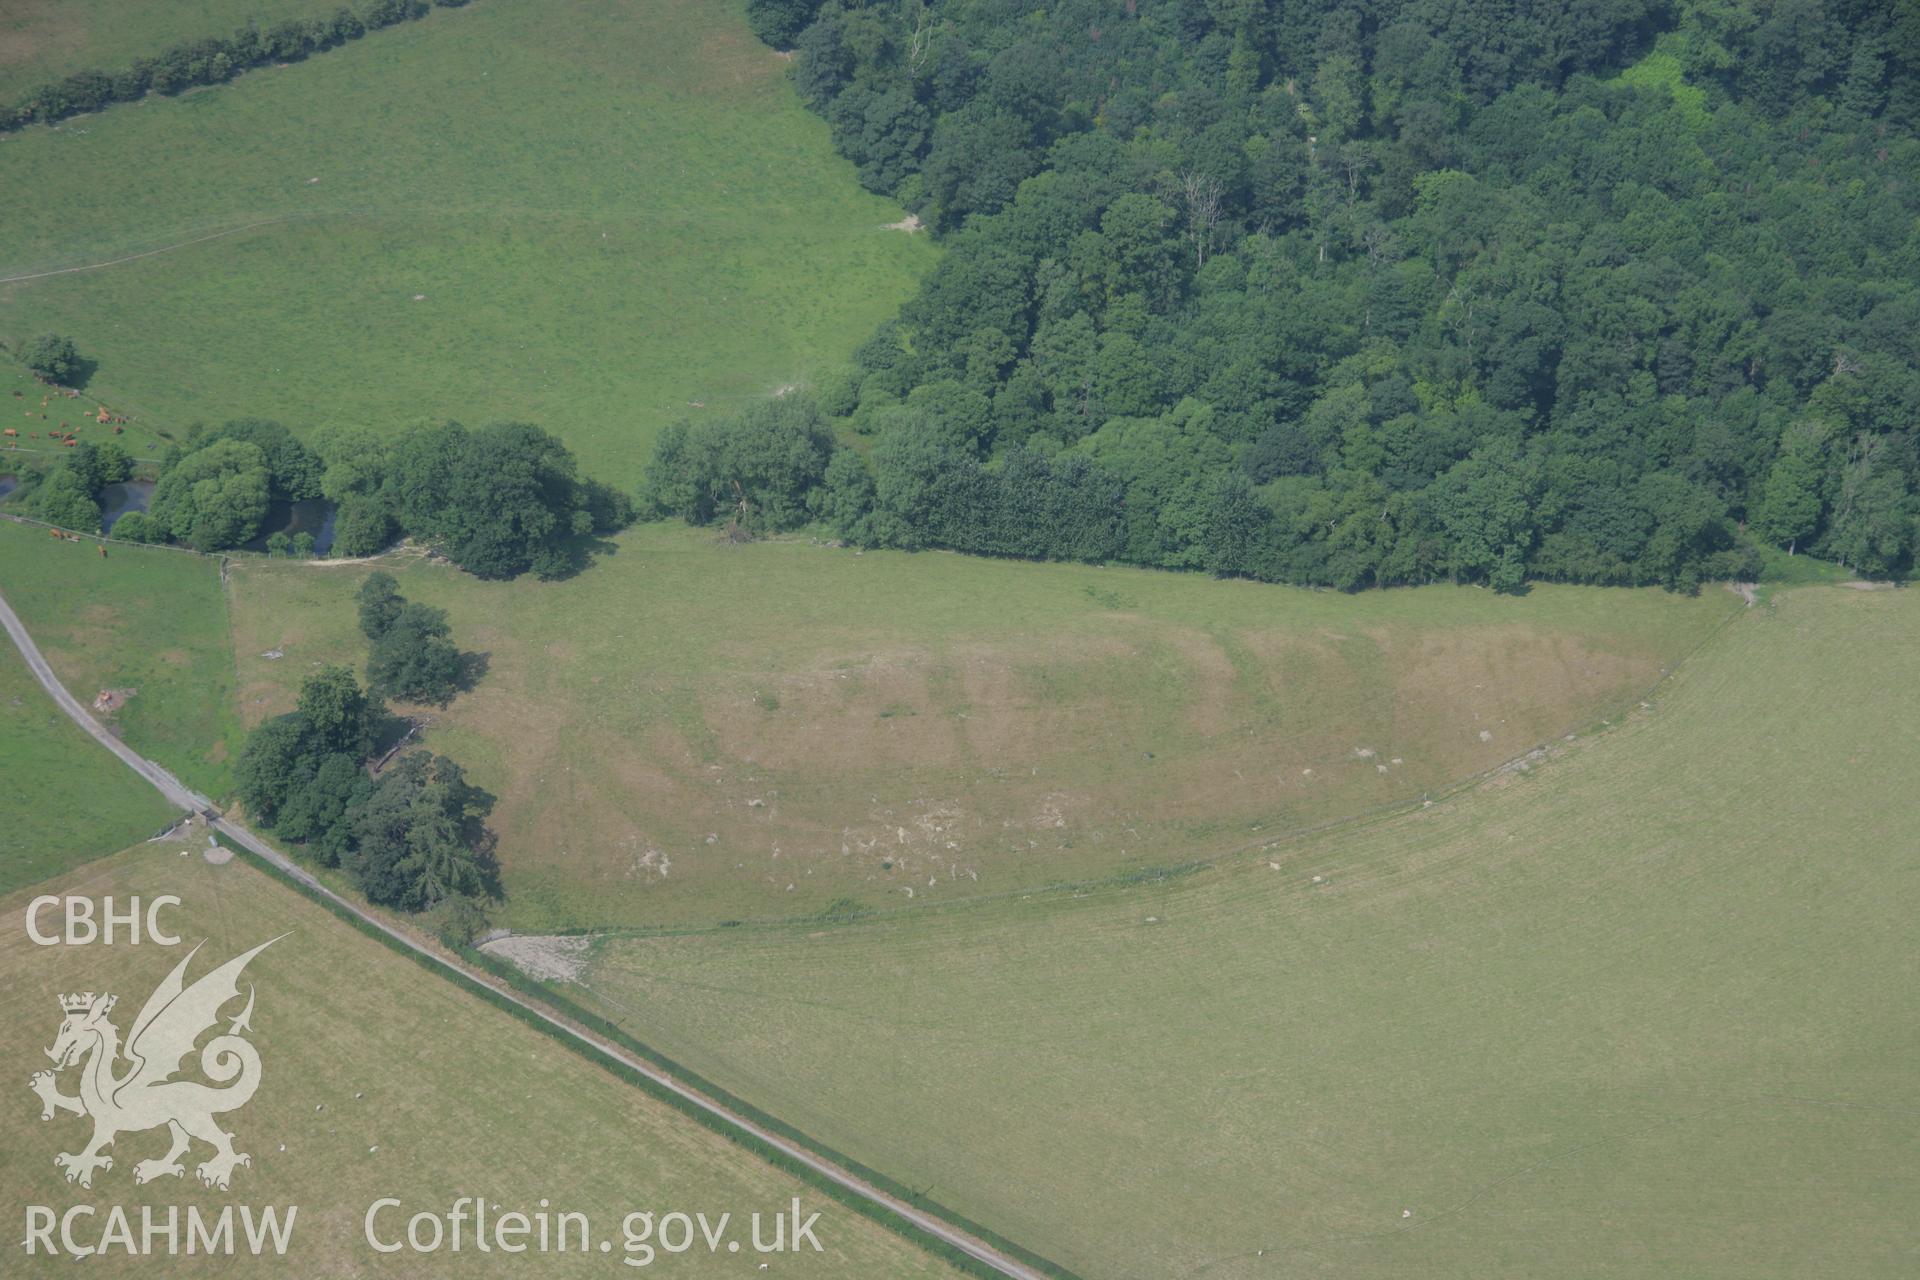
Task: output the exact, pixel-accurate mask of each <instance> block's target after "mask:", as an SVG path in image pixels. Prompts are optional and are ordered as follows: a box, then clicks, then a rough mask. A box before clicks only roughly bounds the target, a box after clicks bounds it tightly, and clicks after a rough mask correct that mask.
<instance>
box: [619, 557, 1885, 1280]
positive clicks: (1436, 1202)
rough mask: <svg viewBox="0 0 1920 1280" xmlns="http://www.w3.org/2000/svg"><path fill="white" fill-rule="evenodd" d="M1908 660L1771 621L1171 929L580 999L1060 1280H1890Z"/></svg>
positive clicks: (1092, 904)
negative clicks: (1592, 725)
mask: <svg viewBox="0 0 1920 1280" xmlns="http://www.w3.org/2000/svg"><path fill="white" fill-rule="evenodd" d="M1917 630H1920V595H1916V594H1915V593H1913V592H1910V591H1880V592H1858V591H1852V590H1844V589H1840V588H1807V589H1802V590H1797V591H1793V592H1790V593H1787V594H1785V595H1782V596H1780V597H1778V598H1777V599H1776V600H1775V601H1774V602H1773V603H1772V604H1769V605H1763V606H1762V607H1759V608H1756V609H1754V610H1752V611H1751V612H1750V613H1748V614H1747V615H1746V616H1745V617H1743V618H1741V619H1740V620H1739V621H1737V622H1736V623H1735V624H1734V625H1733V626H1732V627H1731V628H1730V629H1729V630H1728V631H1726V632H1725V633H1723V634H1722V636H1721V637H1719V638H1718V639H1717V640H1716V641H1715V642H1714V643H1713V644H1712V645H1711V646H1709V648H1708V649H1707V650H1706V651H1705V652H1704V653H1703V654H1701V655H1700V656H1699V657H1698V658H1696V659H1694V660H1693V661H1691V662H1689V663H1688V664H1687V665H1685V666H1683V667H1682V668H1681V669H1680V671H1679V673H1678V675H1677V676H1676V677H1675V678H1674V679H1673V680H1672V681H1671V682H1670V683H1669V684H1668V685H1667V686H1665V687H1664V688H1663V690H1662V691H1661V693H1660V694H1659V695H1658V696H1657V697H1656V698H1655V699H1654V700H1653V702H1652V705H1651V706H1649V707H1648V708H1647V709H1646V710H1644V711H1641V712H1639V713H1637V714H1636V715H1634V716H1633V717H1632V719H1631V721H1630V722H1628V723H1626V724H1623V725H1621V726H1619V727H1617V728H1615V729H1614V730H1612V731H1610V732H1608V733H1605V734H1602V735H1601V736H1599V737H1598V738H1596V739H1594V740H1592V742H1591V743H1586V744H1576V745H1574V746H1571V747H1565V748H1562V749H1561V750H1560V751H1556V753H1555V754H1556V756H1560V757H1561V758H1556V759H1552V760H1541V761H1538V762H1535V763H1533V764H1531V765H1530V767H1529V768H1528V769H1527V770H1525V771H1520V770H1515V771H1512V772H1510V773H1508V774H1505V775H1503V776H1501V777H1499V778H1497V779H1495V780H1493V781H1491V782H1488V783H1486V784H1484V785H1482V786H1481V787H1479V788H1477V789H1475V790H1473V791H1471V792H1469V793H1466V794H1463V795H1461V796H1459V797H1457V798H1454V799H1450V800H1447V801H1443V802H1441V803H1438V804H1435V805H1434V806H1433V807H1432V808H1430V809H1426V810H1424V811H1420V812H1416V813H1413V814H1410V815H1407V816H1403V817H1399V818H1395V819H1391V820H1388V821H1384V822H1380V823H1376V824H1373V825H1369V826H1365V827H1360V828H1355V829H1350V830H1347V831H1343V832H1340V833H1338V834H1335V835H1331V836H1327V837H1323V838H1319V839H1313V840H1305V841H1300V842H1295V843H1290V844H1286V845H1283V846H1281V847H1279V848H1277V849H1274V850H1271V851H1267V852H1261V853H1259V854H1257V855H1255V856H1253V857H1250V858H1248V859H1245V860H1243V861H1241V862H1240V863H1238V864H1237V865H1235V866H1233V867H1231V868H1223V869H1220V870H1218V871H1215V872H1212V873H1208V874H1205V875H1202V876H1197V877H1193V878H1191V879H1188V880H1186V881H1182V882H1176V883H1175V884H1172V885H1169V886H1158V887H1147V888H1136V889H1127V890H1116V891H1112V892H1108V893H1101V894H1090V895H1076V896H1070V897H1069V896H1063V895H1054V896H1036V897H1034V898H1032V899H1031V900H1022V901H1017V902H1010V903H1001V904H993V905H988V906H984V907H970V908H969V907H960V908H953V909H950V910H938V911H935V912H932V913H921V914H915V915H909V916H902V917H897V918H893V919H889V920H886V921H881V922H868V923H859V924H853V925H847V926H842V927H833V926H829V925H825V924H821V925H815V926H811V927H793V928H777V929H764V930H721V931H714V932H709V933H703V934H698V935H693V936H682V937H662V938H652V939H646V938H634V939H624V940H613V941H609V942H607V943H605V944H604V945H603V947H602V949H601V950H600V952H599V954H598V959H597V962H596V963H595V964H594V966H593V967H592V969H591V971H590V972H589V974H588V976H587V978H586V987H587V990H588V991H590V992H591V994H592V995H594V996H596V997H598V998H599V999H600V1000H601V1001H602V1002H603V1005H604V1007H605V1008H606V1009H607V1010H609V1011H610V1012H611V1013H613V1014H614V1015H615V1016H618V1017H620V1018H622V1019H624V1020H625V1022H626V1024H627V1025H628V1026H629V1027H630V1028H632V1030H633V1031H634V1033H635V1034H636V1035H639V1036H641V1037H642V1038H645V1039H648V1040H650V1041H652V1042H653V1043H655V1044H657V1045H658V1046H659V1047H660V1048H661V1049H662V1050H664V1051H666V1052H668V1053H670V1054H672V1055H673V1056H675V1057H676V1058H678V1059H679V1060H680V1061H683V1062H685V1063H687V1064H688V1065H689V1066H690V1067H692V1068H693V1069H695V1070H698V1071H700V1072H702V1073H703V1074H705V1075H707V1076H708V1077H709V1078H711V1079H713V1080H715V1081H717V1082H718V1083H720V1084H721V1085H723V1086H724V1087H726V1088H728V1089H730V1090H733V1091H734V1092H736V1093H737V1094H739V1095H740V1096H743V1097H746V1098H749V1099H751V1100H753V1101H754V1102H755V1103H757V1104H759V1105H761V1106H764V1107H767V1108H768V1109H770V1110H773V1111H775V1112H778V1113H779V1114H781V1115H783V1116H786V1117H787V1118H788V1119H790V1120H791V1121H792V1122H794V1123H796V1124H799V1125H801V1126H803V1127H805V1128H806V1129H808V1130H809V1131H810V1132H813V1133H816V1134H819V1135H821V1136H822V1138H823V1139H824V1140H826V1141H830V1142H832V1143H833V1144H834V1145H835V1146H836V1147H838V1148H839V1149H841V1150H843V1151H846V1152H848V1153H849V1154H851V1155H852V1156H853V1157H854V1158H856V1159H860V1160H862V1161H865V1162H867V1163H869V1164H871V1165H873V1166H874V1167H876V1168H879V1169H881V1170H884V1171H885V1172H887V1173H889V1174H891V1175H892V1176H894V1177H896V1178H899V1179H901V1180H902V1181H905V1182H908V1183H911V1184H912V1185H915V1186H924V1185H928V1184H932V1185H933V1186H934V1187H935V1188H936V1190H935V1192H934V1193H933V1194H934V1195H935V1197H936V1198H938V1199H941V1200H944V1201H946V1202H947V1203H949V1204H952V1205H953V1206H955V1207H956V1208H957V1209H959V1210H960V1211H962V1212H964V1213H967V1214H969V1215H971V1216H972V1217H974V1218H975V1219H976V1220H979V1221H982V1222H985V1223H987V1224H989V1225H991V1226H992V1227H994V1228H995V1229H997V1230H999V1231H1001V1232H1004V1233H1006V1234H1008V1235H1011V1236H1014V1237H1016V1238H1020V1239H1023V1240H1026V1241H1027V1242H1029V1243H1030V1245H1031V1246H1032V1247H1035V1248H1038V1249H1042V1250H1045V1251H1047V1252H1049V1253H1050V1254H1052V1255H1053V1256H1056V1257H1058V1258H1059V1259H1060V1260H1061V1261H1063V1262H1064V1263H1066V1264H1068V1265H1070V1266H1074V1267H1076V1268H1077V1269H1079V1270H1081V1271H1083V1272H1084V1273H1087V1274H1098V1275H1124V1276H1151V1277H1174V1276H1183V1277H1191V1276H1204V1277H1208V1278H1209V1280H1222V1278H1224V1277H1235V1278H1238V1277H1248V1278H1252V1277H1297V1276H1334V1277H1343V1278H1347V1277H1381V1278H1383V1280H1384V1278H1385V1277H1404V1276H1412V1275H1418V1276H1424V1277H1468V1276H1473V1277H1488V1276H1516V1277H1517V1276H1542V1275H1576V1274H1577V1275H1582V1276H1592V1277H1629V1276H1655V1275H1659V1276H1675V1275H1686V1276H1696V1277H1722V1276H1724V1277H1735V1276H1739V1277H1761V1276H1778V1277H1790V1276H1804V1275H1809V1274H1815V1273H1823V1274H1834V1275H1846V1276H1849V1277H1874V1276H1889V1277H1891V1276H1898V1275H1903V1274H1905V1273H1906V1272H1908V1271H1909V1270H1910V1269H1911V1263H1912V1259H1913V1257H1914V1254H1915V1250H1916V1248H1920V1236H1916V1232H1915V1226H1914V1222H1913V1219H1912V1216H1911V1215H1910V1214H1908V1213H1906V1212H1905V1210H1904V1206H1905V1205H1907V1204H1910V1203H1912V1202H1913V1200H1914V1198H1915V1196H1916V1195H1920V1157H1917V1155H1916V1153H1920V1081H1917V1080H1916V1077H1915V1075H1914V1072H1913V1071H1912V1069H1911V1061H1912V1050H1913V1046H1914V1044H1915V1043H1916V1035H1917V1034H1920V1020H1917V1019H1916V1016H1915V1011H1914V1007H1913V1001H1912V992H1913V991H1914V990H1915V986H1916V983H1917V982H1920V945H1917V944H1916V942H1915V935H1914V931H1913V920H1914V916H1915V912H1916V909H1920V864H1916V862H1915V860H1914V858H1913V833H1914V832H1915V831H1916V830H1920V793H1916V792H1915V791H1914V789H1913V787H1912V786H1911V785H1910V779H1911V777H1912V774H1913V770H1914V768H1915V767H1916V764H1920V729H1916V726H1917V725H1920V648H1917V647H1916V646H1915V645H1914V644H1913V643H1912V638H1913V636H1914V635H1915V634H1916V631H1917ZM1562 752H1563V753H1564V754H1562Z"/></svg>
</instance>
